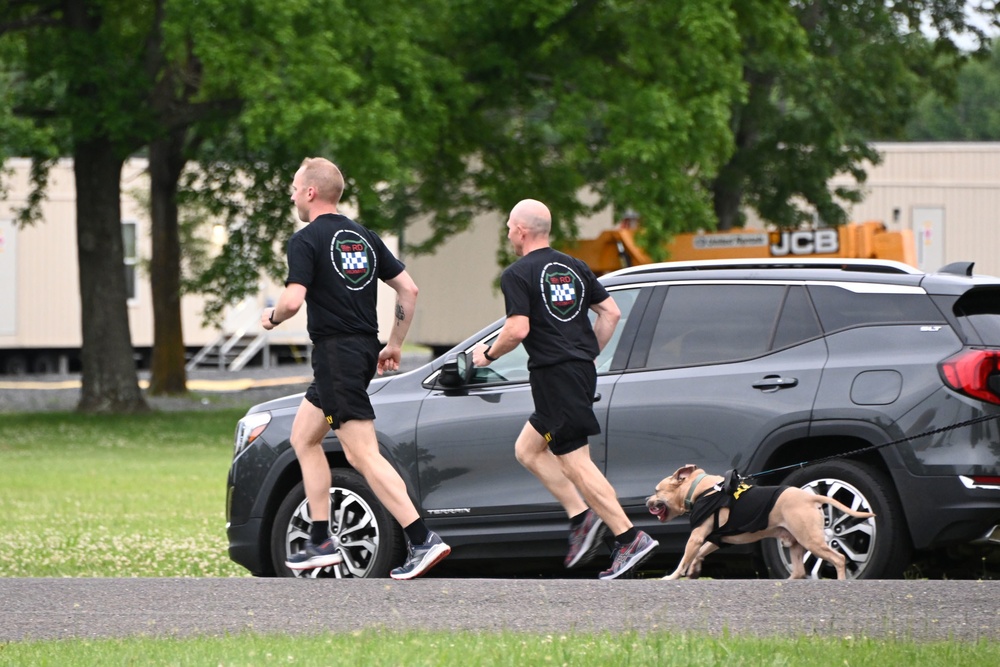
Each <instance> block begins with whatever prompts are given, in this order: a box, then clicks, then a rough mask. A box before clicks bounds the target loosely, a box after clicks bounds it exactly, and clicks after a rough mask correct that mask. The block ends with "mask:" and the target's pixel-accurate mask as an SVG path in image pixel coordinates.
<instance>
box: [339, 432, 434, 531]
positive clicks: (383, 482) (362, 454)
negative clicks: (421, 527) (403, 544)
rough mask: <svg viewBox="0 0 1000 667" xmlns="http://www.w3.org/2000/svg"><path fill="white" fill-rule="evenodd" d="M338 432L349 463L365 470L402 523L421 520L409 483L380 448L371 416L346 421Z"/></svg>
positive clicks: (390, 509) (408, 523) (376, 492)
mask: <svg viewBox="0 0 1000 667" xmlns="http://www.w3.org/2000/svg"><path fill="white" fill-rule="evenodd" d="M336 434H337V437H338V438H339V439H340V444H341V445H342V446H343V447H344V453H345V454H346V455H347V462H348V463H350V464H351V465H352V466H353V467H354V469H355V470H357V471H358V472H359V473H361V475H362V476H363V477H364V478H365V481H366V482H368V486H370V487H371V488H372V491H374V492H375V495H376V497H378V499H379V502H381V503H382V504H383V505H384V506H385V508H386V509H387V510H389V513H390V514H392V516H393V517H394V518H395V519H396V521H398V522H399V525H401V526H403V527H404V528H405V527H406V526H409V525H410V524H411V523H413V522H414V521H416V520H417V519H419V518H420V514H419V513H417V508H416V507H414V506H413V501H412V500H411V499H410V496H409V494H407V492H406V483H405V482H403V478H402V477H400V476H399V473H398V472H397V471H396V469H395V468H393V467H392V464H390V463H389V462H388V461H387V460H386V459H385V457H384V456H382V452H380V451H379V448H378V439H377V438H376V436H375V423H374V422H373V421H371V420H368V419H352V420H350V421H346V422H343V423H342V424H341V425H340V428H338V429H337V430H336Z"/></svg>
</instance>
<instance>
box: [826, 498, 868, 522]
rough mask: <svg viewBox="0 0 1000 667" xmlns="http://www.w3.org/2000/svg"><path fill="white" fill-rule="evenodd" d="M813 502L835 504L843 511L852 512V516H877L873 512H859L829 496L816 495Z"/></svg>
mask: <svg viewBox="0 0 1000 667" xmlns="http://www.w3.org/2000/svg"><path fill="white" fill-rule="evenodd" d="M813 502H815V503H819V504H821V505H833V506H834V507H836V508H837V509H839V510H840V511H841V512H844V513H845V514H850V515H851V516H853V517H857V518H859V519H870V518H872V517H873V516H875V514H874V513H872V512H859V511H857V510H852V509H851V508H850V507H848V506H847V505H845V504H844V503H842V502H840V501H839V500H837V499H836V498H830V497H828V496H816V497H815V498H813Z"/></svg>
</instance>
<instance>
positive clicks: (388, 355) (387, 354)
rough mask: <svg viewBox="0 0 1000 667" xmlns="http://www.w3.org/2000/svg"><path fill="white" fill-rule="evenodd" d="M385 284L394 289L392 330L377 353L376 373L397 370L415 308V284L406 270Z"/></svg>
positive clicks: (416, 290) (416, 291) (417, 290)
mask: <svg viewBox="0 0 1000 667" xmlns="http://www.w3.org/2000/svg"><path fill="white" fill-rule="evenodd" d="M385 284H386V285H388V286H389V287H391V288H392V289H394V290H396V309H395V317H394V319H393V324H392V331H390V332H389V342H388V343H386V345H385V347H384V348H382V351H381V352H380V353H379V355H378V373H379V375H381V374H382V373H384V372H385V371H395V370H399V361H400V359H401V358H402V356H403V340H404V339H405V338H406V332H407V331H409V330H410V324H411V323H412V322H413V313H414V312H415V311H416V308H417V293H418V292H419V291H420V290H419V289H417V284H416V283H415V282H413V278H411V277H410V274H409V273H407V272H406V271H403V272H402V273H400V274H399V275H398V276H396V277H395V278H392V279H391V280H387V281H385Z"/></svg>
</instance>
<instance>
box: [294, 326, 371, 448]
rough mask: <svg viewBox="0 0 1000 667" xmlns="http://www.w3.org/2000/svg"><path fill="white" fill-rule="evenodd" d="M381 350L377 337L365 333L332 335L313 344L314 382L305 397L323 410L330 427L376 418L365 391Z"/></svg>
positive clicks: (336, 427)
mask: <svg viewBox="0 0 1000 667" xmlns="http://www.w3.org/2000/svg"><path fill="white" fill-rule="evenodd" d="M381 349H382V345H381V343H379V342H378V338H376V337H375V336H367V335H356V336H355V335H349V336H332V337H330V338H323V339H321V340H320V341H319V342H317V343H316V344H315V345H314V346H313V353H312V367H313V383H312V384H311V385H309V389H307V390H306V396H305V398H306V400H307V401H309V402H310V403H312V404H313V405H315V406H316V407H317V408H319V409H320V410H322V411H323V414H324V415H325V416H326V421H327V422H328V423H329V424H330V428H332V429H338V428H340V425H341V424H342V423H343V422H346V421H350V420H352V419H375V411H374V410H373V409H372V404H371V401H370V400H369V399H368V391H367V390H368V384H369V383H370V382H371V381H372V378H373V377H375V371H376V370H377V369H378V353H379V351H380V350H381Z"/></svg>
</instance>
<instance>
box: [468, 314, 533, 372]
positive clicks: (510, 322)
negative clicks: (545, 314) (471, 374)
mask: <svg viewBox="0 0 1000 667" xmlns="http://www.w3.org/2000/svg"><path fill="white" fill-rule="evenodd" d="M530 330H531V321H530V320H529V319H528V316H527V315H509V316H508V317H507V319H506V320H505V321H504V323H503V328H502V329H500V333H499V334H498V335H497V338H496V340H495V341H493V344H492V345H490V346H489V350H490V356H491V357H493V359H497V358H499V357H501V356H503V355H505V354H507V353H508V352H510V351H511V350H513V349H514V348H515V347H517V346H518V345H520V344H521V341H523V340H524V339H525V338H527V337H528V332H529V331H530ZM486 348H487V346H486V345H477V346H476V349H475V350H473V352H472V363H473V365H475V366H489V365H490V362H491V361H493V359H487V358H486Z"/></svg>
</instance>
